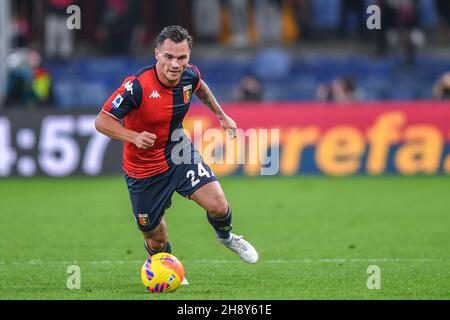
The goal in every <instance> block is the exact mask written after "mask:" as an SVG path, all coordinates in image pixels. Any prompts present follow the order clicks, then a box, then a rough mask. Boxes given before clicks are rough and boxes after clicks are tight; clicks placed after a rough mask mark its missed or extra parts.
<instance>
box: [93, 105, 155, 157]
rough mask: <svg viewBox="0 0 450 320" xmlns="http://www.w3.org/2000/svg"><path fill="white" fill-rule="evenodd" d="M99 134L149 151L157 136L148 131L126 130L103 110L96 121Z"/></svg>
mask: <svg viewBox="0 0 450 320" xmlns="http://www.w3.org/2000/svg"><path fill="white" fill-rule="evenodd" d="M95 128H96V129H97V131H98V132H100V133H102V134H104V135H105V136H108V137H110V138H112V139H116V140H120V141H124V142H129V143H133V144H134V145H135V146H136V147H138V148H140V149H148V148H150V147H151V146H153V145H154V144H155V140H156V135H154V134H153V133H149V132H147V131H142V132H136V131H133V130H130V129H127V128H125V127H124V126H123V125H122V124H121V123H120V122H119V121H118V120H116V119H114V118H113V117H111V116H110V115H108V114H106V113H105V112H104V111H103V110H102V111H100V113H99V114H98V115H97V118H96V119H95Z"/></svg>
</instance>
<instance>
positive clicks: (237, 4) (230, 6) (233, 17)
mask: <svg viewBox="0 0 450 320" xmlns="http://www.w3.org/2000/svg"><path fill="white" fill-rule="evenodd" d="M222 2H223V4H224V9H225V10H226V11H228V13H229V20H230V29H231V30H230V31H231V44H232V45H233V46H234V47H237V48H241V47H247V46H248V45H249V43H250V38H249V35H248V28H249V21H248V14H247V10H248V2H247V1H246V0H223V1H222Z"/></svg>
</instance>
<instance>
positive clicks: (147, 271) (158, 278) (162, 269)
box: [141, 252, 184, 293]
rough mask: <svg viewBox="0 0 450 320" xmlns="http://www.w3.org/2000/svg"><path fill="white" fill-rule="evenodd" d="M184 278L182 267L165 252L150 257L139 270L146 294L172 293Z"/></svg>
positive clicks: (172, 256)
mask: <svg viewBox="0 0 450 320" xmlns="http://www.w3.org/2000/svg"><path fill="white" fill-rule="evenodd" d="M183 278H184V267H183V265H182V264H181V262H180V260H178V259H177V257H175V256H174V255H172V254H170V253H166V252H161V253H157V254H155V255H153V256H150V257H149V258H148V259H147V260H146V261H145V263H144V265H143V266H142V269H141V280H142V283H143V284H144V286H145V287H146V289H147V291H148V292H157V293H161V292H173V291H175V290H177V289H178V288H179V287H180V284H181V282H182V281H183Z"/></svg>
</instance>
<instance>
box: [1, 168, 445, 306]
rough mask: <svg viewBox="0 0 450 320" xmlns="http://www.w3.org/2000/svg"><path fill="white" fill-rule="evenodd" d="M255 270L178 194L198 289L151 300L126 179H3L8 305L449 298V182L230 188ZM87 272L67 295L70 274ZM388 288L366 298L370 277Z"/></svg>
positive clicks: (234, 181) (389, 180)
mask: <svg viewBox="0 0 450 320" xmlns="http://www.w3.org/2000/svg"><path fill="white" fill-rule="evenodd" d="M221 184H222V186H223V188H224V190H225V192H226V195H227V198H228V200H229V202H230V203H231V205H232V208H233V213H234V220H233V227H234V229H233V230H234V232H235V233H237V234H244V235H245V238H246V239H248V240H249V241H251V242H252V243H253V244H254V245H255V247H256V248H257V249H258V251H259V254H260V261H259V262H258V263H257V264H255V265H247V264H245V263H243V262H241V261H240V260H239V258H237V257H236V256H235V255H234V254H233V253H231V252H230V251H229V250H228V249H226V248H224V247H222V246H221V245H219V244H218V242H217V241H216V239H215V237H214V232H213V230H212V228H211V227H210V226H209V224H208V222H207V220H206V217H205V212H204V211H203V210H201V209H200V208H199V207H198V206H197V205H196V204H195V203H193V202H192V201H188V200H186V199H183V198H182V197H180V196H179V195H177V194H176V195H174V197H173V200H174V202H173V206H172V208H171V209H170V210H169V211H168V212H167V221H168V228H169V237H170V239H171V243H172V247H173V253H174V254H175V255H176V256H177V257H178V258H179V259H180V260H181V261H182V262H183V264H184V267H185V270H186V275H187V278H188V280H189V282H190V285H189V286H186V287H181V288H180V289H179V290H177V291H176V292H174V293H169V294H149V293H146V292H145V288H144V286H143V285H142V284H141V281H140V274H139V272H140V267H141V265H142V264H143V263H144V260H145V259H146V252H145V251H144V248H143V241H142V237H141V235H140V232H139V231H138V229H137V228H136V226H135V223H134V220H133V218H132V214H131V213H130V203H129V198H128V193H127V190H126V186H125V183H124V181H123V178H121V177H108V178H68V179H25V180H19V179H17V180H16V179H3V180H0V235H1V241H0V253H1V256H0V299H175V300H178V299H180V300H185V299H232V300H233V299H261V300H263V299H264V300H265V299H269V300H278V299H295V300H297V299H449V298H450V241H449V240H450V237H449V235H450V193H449V191H450V179H449V178H448V177H445V176H440V177H351V178H340V179H332V178H326V177H295V178H277V177H268V178H252V179H249V178H226V179H221ZM73 264H76V265H78V266H79V267H80V270H81V289H79V290H77V289H74V290H69V289H68V288H67V287H66V282H67V279H68V277H70V274H68V273H67V268H68V267H69V266H70V265H73ZM371 265H375V266H378V267H379V271H380V276H381V289H372V290H369V289H368V287H367V280H368V278H369V277H370V276H371V275H372V274H371V273H368V272H367V269H368V267H369V266H371Z"/></svg>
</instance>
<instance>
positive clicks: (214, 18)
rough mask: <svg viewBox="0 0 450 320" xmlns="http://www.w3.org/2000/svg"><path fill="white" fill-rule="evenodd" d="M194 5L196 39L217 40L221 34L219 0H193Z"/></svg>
mask: <svg viewBox="0 0 450 320" xmlns="http://www.w3.org/2000/svg"><path fill="white" fill-rule="evenodd" d="M192 6H193V7H192V12H193V27H194V34H195V38H196V40H199V41H207V42H216V41H217V40H218V39H219V34H220V3H219V0H193V3H192Z"/></svg>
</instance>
